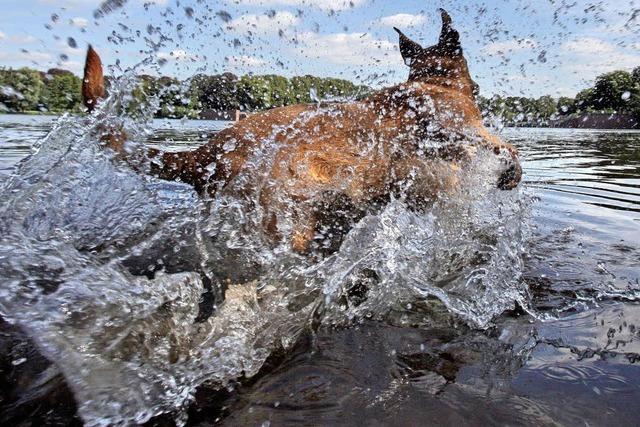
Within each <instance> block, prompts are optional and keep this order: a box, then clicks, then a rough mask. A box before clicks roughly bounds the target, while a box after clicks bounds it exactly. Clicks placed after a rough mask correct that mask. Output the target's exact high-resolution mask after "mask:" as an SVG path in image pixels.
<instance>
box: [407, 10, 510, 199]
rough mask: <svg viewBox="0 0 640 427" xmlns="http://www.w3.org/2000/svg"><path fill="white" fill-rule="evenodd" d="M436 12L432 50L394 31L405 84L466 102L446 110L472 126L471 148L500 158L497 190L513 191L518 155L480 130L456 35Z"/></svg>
mask: <svg viewBox="0 0 640 427" xmlns="http://www.w3.org/2000/svg"><path fill="white" fill-rule="evenodd" d="M439 11H440V14H441V16H442V29H441V30H440V37H439V39H438V43H437V44H435V45H433V46H429V47H426V48H424V47H422V46H421V45H420V44H418V43H417V42H415V41H413V40H411V39H410V38H409V37H407V36H406V35H404V33H403V32H402V31H400V30H399V29H398V28H395V27H394V30H396V31H397V32H398V34H399V35H400V53H401V54H402V58H403V59H404V61H405V64H407V65H408V66H409V82H413V83H417V87H422V88H424V89H425V95H429V96H432V95H433V93H432V88H433V86H434V85H436V86H441V87H445V88H448V89H453V90H455V91H456V96H455V99H456V100H460V99H465V98H466V99H467V101H466V102H454V101H449V102H447V103H446V105H447V106H448V108H449V109H453V110H454V111H453V112H454V113H457V114H453V115H451V116H452V117H456V118H457V119H458V120H464V121H465V122H468V123H469V124H470V125H472V126H471V127H472V128H473V127H474V126H475V130H476V133H477V135H476V137H475V138H472V140H476V141H478V143H476V144H475V145H479V146H484V147H485V148H488V149H489V150H490V151H492V152H493V153H495V155H497V156H498V157H499V158H500V160H501V163H502V164H503V165H504V168H502V169H501V170H500V171H499V178H498V182H497V187H498V188H500V189H503V190H510V189H512V188H515V187H516V186H517V185H518V183H519V182H520V179H521V177H522V168H521V166H520V162H519V159H518V152H517V150H516V149H515V147H513V146H512V145H511V144H508V143H505V142H503V141H501V140H500V139H499V138H497V137H495V136H493V135H491V134H490V133H489V132H488V131H486V129H484V127H483V126H482V115H481V113H480V110H479V109H478V107H477V105H476V103H475V94H476V91H477V85H476V84H475V82H474V81H473V80H472V79H471V75H470V74H469V68H468V66H467V61H466V59H465V57H464V55H463V53H462V45H461V44H460V35H459V34H458V32H457V31H456V30H455V28H453V24H452V21H451V17H450V16H449V14H448V13H447V12H446V11H445V10H444V9H439ZM457 109H459V110H460V111H457ZM429 120H431V117H430V116H429ZM448 131H449V132H452V131H453V130H452V129H449V130H448ZM444 133H447V132H446V131H445V132H444ZM447 136H449V138H445V137H443V138H445V139H451V135H447Z"/></svg>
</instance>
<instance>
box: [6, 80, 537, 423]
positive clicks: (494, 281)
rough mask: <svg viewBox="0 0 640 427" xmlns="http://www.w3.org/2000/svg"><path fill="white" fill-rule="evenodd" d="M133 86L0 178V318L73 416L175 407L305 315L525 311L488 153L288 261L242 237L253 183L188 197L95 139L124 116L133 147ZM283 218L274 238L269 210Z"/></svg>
mask: <svg viewBox="0 0 640 427" xmlns="http://www.w3.org/2000/svg"><path fill="white" fill-rule="evenodd" d="M134 86H135V79H133V78H132V77H131V75H128V76H125V77H123V78H121V79H119V80H118V81H116V82H114V83H113V87H112V90H111V94H112V95H111V96H110V98H109V99H108V100H107V101H106V102H104V103H103V104H102V106H101V107H100V109H99V110H98V111H96V112H95V113H94V115H92V116H91V117H90V118H86V119H85V118H77V117H71V116H66V117H63V118H61V119H60V120H59V121H58V122H57V124H56V126H55V128H54V129H53V130H52V131H51V133H50V134H49V135H48V136H47V137H46V138H45V139H44V140H43V141H42V143H41V144H40V147H39V150H38V151H37V153H36V154H34V155H33V156H31V157H29V158H28V159H26V160H25V161H23V162H22V163H21V164H20V165H19V167H18V169H17V171H16V173H15V174H14V175H13V176H12V177H11V179H10V180H8V182H7V183H6V184H5V186H4V187H3V188H2V197H3V200H5V203H3V205H2V207H1V208H0V209H1V210H0V233H1V235H2V236H3V237H2V240H1V241H0V277H2V280H3V282H4V283H5V286H3V287H2V289H1V290H0V310H1V314H2V316H3V317H4V318H6V319H7V320H9V321H11V322H14V323H16V324H18V325H20V326H21V327H22V328H23V329H24V330H25V331H26V332H27V333H28V334H29V335H30V336H31V337H32V338H33V340H34V342H36V343H37V345H38V346H39V348H40V349H41V350H42V352H43V353H44V354H45V355H46V356H47V357H48V358H49V359H51V360H52V361H54V362H55V363H56V365H57V366H58V367H59V368H60V370H61V371H62V372H63V374H64V376H65V378H66V380H67V382H68V384H69V385H70V387H71V389H72V390H73V391H74V394H75V397H76V399H77V401H78V410H79V414H80V415H81V417H82V418H83V420H84V421H85V422H86V424H87V425H112V424H129V423H133V422H138V423H139V422H144V421H146V420H148V419H150V418H151V417H153V416H155V415H157V414H161V413H166V412H176V413H179V412H180V410H181V409H182V408H184V407H185V405H187V404H188V403H189V402H190V400H191V398H192V394H193V392H194V390H195V388H196V387H197V386H199V385H200V384H202V383H203V382H212V383H215V384H219V385H220V386H223V385H225V384H226V383H227V382H228V381H230V380H232V379H235V378H238V377H241V376H252V375H254V374H255V373H256V372H257V371H258V370H259V369H260V367H261V366H262V364H263V363H264V361H265V360H266V358H267V357H268V356H269V354H271V353H272V352H273V351H274V349H279V348H284V349H287V348H289V347H290V346H291V345H293V344H294V343H295V341H296V339H297V337H298V336H299V335H300V334H301V333H302V332H303V331H304V330H305V329H306V328H309V327H310V325H311V324H318V322H319V323H320V324H324V325H336V324H348V323H350V322H354V321H358V319H362V318H364V317H380V318H382V317H384V316H385V315H386V314H387V313H389V312H390V311H392V310H397V309H398V304H400V302H401V301H404V302H406V301H407V300H409V301H412V300H413V301H426V300H429V301H431V300H435V301H439V304H443V305H444V306H445V307H446V308H447V309H448V311H449V313H451V314H452V315H454V316H456V317H458V318H459V319H460V320H462V321H464V322H466V323H468V324H469V325H470V326H472V327H477V328H485V327H487V326H488V325H489V324H490V323H491V321H492V319H494V318H495V316H497V315H499V314H500V313H502V312H503V311H504V310H507V309H511V308H513V307H514V305H515V304H520V305H521V306H523V307H525V308H526V307H527V306H528V303H527V301H528V294H527V289H526V287H525V286H524V284H523V283H522V281H521V280H520V271H521V262H522V261H521V257H520V255H521V251H522V246H523V242H524V240H525V236H524V233H525V228H524V224H525V223H526V221H525V216H526V212H527V202H526V198H524V197H521V195H520V193H519V192H518V191H511V192H501V191H498V190H496V189H495V169H497V167H498V165H497V164H495V165H494V164H493V162H497V160H495V158H494V157H495V156H486V157H484V156H482V155H479V156H477V158H476V159H475V161H474V163H473V164H472V165H471V166H470V167H469V168H468V169H467V170H465V171H460V172H459V176H458V179H460V180H461V182H462V185H460V186H459V190H458V191H456V192H452V193H451V194H448V195H447V196H446V197H442V198H441V199H440V200H439V201H437V202H435V203H433V204H430V205H427V206H421V207H420V208H419V209H418V208H416V207H415V206H412V205H411V204H410V203H407V197H410V194H411V191H410V187H411V183H408V186H407V191H406V192H404V193H403V194H400V195H398V196H397V197H393V198H392V199H391V200H390V201H389V202H388V203H386V204H384V205H382V206H380V207H379V208H378V209H375V210H371V211H368V212H365V213H363V215H362V219H360V220H359V221H358V222H357V224H355V226H354V227H353V228H352V229H351V230H350V231H349V232H348V233H347V234H346V236H344V238H343V240H342V242H341V244H340V245H339V246H338V248H337V250H336V251H333V252H332V253H325V254H324V255H322V256H321V255H317V256H302V255H299V254H296V253H294V252H292V251H291V250H290V249H289V247H288V245H287V244H285V243H281V244H274V243H273V241H270V240H269V239H268V238H267V237H266V236H265V235H263V233H262V232H261V231H260V230H261V227H260V226H259V225H260V224H262V223H263V215H264V213H263V212H262V211H261V209H260V208H259V203H258V200H259V197H260V191H261V188H262V187H261V185H267V183H265V182H262V183H261V184H260V185H257V186H255V185H254V186H252V187H251V188H249V191H242V192H240V191H236V190H237V189H239V188H242V189H244V190H247V188H248V187H247V182H249V176H247V175H243V174H240V175H239V176H237V177H236V178H235V180H234V182H232V183H231V184H230V185H229V186H228V187H227V189H226V190H225V191H223V192H221V193H220V194H218V195H217V196H216V197H215V198H214V199H213V200H203V199H201V198H199V197H198V196H197V195H196V194H195V193H194V192H193V190H192V189H191V188H190V187H187V186H186V185H183V184H180V183H175V182H164V181H160V180H158V179H156V178H153V177H149V176H145V175H144V174H141V173H139V172H136V171H134V170H133V169H132V168H131V167H129V166H126V165H123V164H122V163H121V162H120V161H119V160H118V158H117V156H114V155H113V153H112V152H110V151H109V150H106V149H104V148H103V147H101V146H100V144H99V142H98V139H97V138H96V134H98V133H99V132H100V131H101V130H102V129H104V128H105V126H106V127H111V128H124V129H125V130H126V132H127V134H128V135H129V140H130V141H129V142H128V143H127V144H128V145H127V149H128V150H129V151H130V152H136V151H144V144H143V142H144V139H145V135H146V133H147V131H146V128H147V124H148V119H149V117H151V111H153V106H149V107H144V106H139V109H138V110H136V112H135V114H132V113H131V108H129V107H128V106H127V103H128V102H129V100H130V97H129V96H128V95H127V94H129V93H131V90H132V88H133V87H134ZM318 108H319V109H321V108H325V107H318ZM326 108H331V107H330V106H328V107H326ZM318 111H320V110H318ZM318 111H316V112H311V113H309V115H307V116H304V115H303V116H302V117H301V118H300V120H308V119H310V118H312V117H313V115H314V114H317V113H318ZM377 143H381V144H383V143H385V141H377ZM424 143H434V142H429V141H425V142H424ZM275 147H276V144H275V142H273V143H270V142H269V141H268V140H267V142H266V143H265V144H264V145H263V146H261V147H260V149H259V152H256V153H254V155H253V158H252V159H250V162H252V163H253V166H254V167H252V168H251V172H252V173H253V174H254V175H253V177H252V179H253V180H254V182H255V181H256V179H255V173H257V172H256V171H260V170H267V169H268V168H269V167H270V164H271V163H272V162H273V158H274V153H275V149H276V148H275ZM257 181H258V182H260V180H259V179H258V180H257ZM239 194H242V196H239ZM312 196H313V195H312ZM311 199H313V197H311ZM285 207H286V209H295V206H289V205H285ZM285 214H286V212H285ZM283 224H284V225H282V230H281V231H282V232H283V233H284V234H286V233H287V221H286V216H285V221H283ZM328 237H330V236H324V235H320V236H317V239H316V240H317V241H318V242H319V245H320V246H322V241H323V240H324V239H327V238H328ZM224 289H226V292H223V290H224ZM207 294H208V295H212V296H213V297H212V298H210V299H209V300H207V298H205V297H204V296H205V295H207ZM207 301H209V302H210V304H209V305H210V307H208V308H207V303H206V302H207ZM211 301H212V302H211Z"/></svg>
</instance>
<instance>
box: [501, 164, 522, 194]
mask: <svg viewBox="0 0 640 427" xmlns="http://www.w3.org/2000/svg"><path fill="white" fill-rule="evenodd" d="M521 178H522V167H521V166H520V162H518V160H517V159H514V160H511V161H509V166H508V167H507V169H505V171H504V172H502V175H500V178H499V179H498V188H499V189H500V190H512V189H514V188H516V187H517V186H518V184H519V183H520V179H521Z"/></svg>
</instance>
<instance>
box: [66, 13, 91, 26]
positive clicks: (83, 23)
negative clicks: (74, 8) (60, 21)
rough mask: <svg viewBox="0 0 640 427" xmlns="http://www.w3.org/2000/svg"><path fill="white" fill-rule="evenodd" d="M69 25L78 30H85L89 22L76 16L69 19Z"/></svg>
mask: <svg viewBox="0 0 640 427" xmlns="http://www.w3.org/2000/svg"><path fill="white" fill-rule="evenodd" d="M69 24H71V25H72V26H74V27H78V28H87V27H88V26H89V21H88V20H87V19H85V18H81V17H79V16H77V17H75V18H71V19H70V20H69Z"/></svg>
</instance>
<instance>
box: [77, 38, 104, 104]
mask: <svg viewBox="0 0 640 427" xmlns="http://www.w3.org/2000/svg"><path fill="white" fill-rule="evenodd" d="M104 95H105V91H104V74H103V72H102V61H100V56H98V53H97V52H96V51H95V50H94V49H93V47H91V45H89V49H88V50H87V59H86V61H85V64H84V77H83V80H82V103H83V104H84V106H85V107H87V110H88V111H89V112H91V111H93V109H94V108H95V107H96V105H97V104H98V102H99V101H100V100H101V99H103V98H104Z"/></svg>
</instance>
